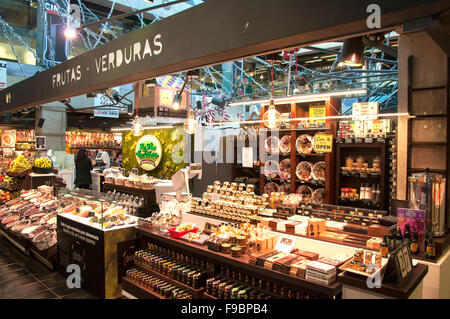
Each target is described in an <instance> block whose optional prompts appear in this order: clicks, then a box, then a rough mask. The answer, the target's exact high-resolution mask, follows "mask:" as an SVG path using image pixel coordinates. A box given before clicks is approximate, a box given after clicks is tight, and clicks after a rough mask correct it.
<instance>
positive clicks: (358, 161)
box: [356, 155, 364, 169]
mask: <svg viewBox="0 0 450 319" xmlns="http://www.w3.org/2000/svg"><path fill="white" fill-rule="evenodd" d="M363 164H364V157H362V156H361V155H359V156H358V157H357V159H356V165H357V168H359V169H361V168H362V167H363Z"/></svg>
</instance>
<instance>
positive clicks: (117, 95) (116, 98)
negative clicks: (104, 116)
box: [112, 91, 120, 103]
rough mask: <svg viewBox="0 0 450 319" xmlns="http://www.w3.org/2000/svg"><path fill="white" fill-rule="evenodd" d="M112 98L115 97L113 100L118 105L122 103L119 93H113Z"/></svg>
mask: <svg viewBox="0 0 450 319" xmlns="http://www.w3.org/2000/svg"><path fill="white" fill-rule="evenodd" d="M112 97H113V99H114V100H115V101H116V103H119V102H120V96H119V92H117V91H113V93H112Z"/></svg>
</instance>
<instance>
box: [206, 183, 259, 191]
mask: <svg viewBox="0 0 450 319" xmlns="http://www.w3.org/2000/svg"><path fill="white" fill-rule="evenodd" d="M222 188H224V189H225V190H233V191H244V190H245V191H247V192H249V193H254V192H255V185H252V184H248V185H246V184H244V183H240V184H239V185H238V183H230V182H223V185H222V184H221V183H220V182H219V181H215V182H214V185H210V186H208V189H209V190H211V192H212V190H216V191H219V190H221V189H222ZM208 192H209V191H208Z"/></svg>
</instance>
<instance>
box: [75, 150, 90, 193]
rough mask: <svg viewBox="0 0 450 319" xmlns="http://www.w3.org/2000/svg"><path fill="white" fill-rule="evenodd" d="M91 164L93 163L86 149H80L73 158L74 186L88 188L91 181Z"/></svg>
mask: <svg viewBox="0 0 450 319" xmlns="http://www.w3.org/2000/svg"><path fill="white" fill-rule="evenodd" d="M92 165H93V164H92V161H91V159H90V158H89V156H88V155H87V152H86V149H85V148H82V149H80V151H79V152H78V154H77V156H76V158H75V168H76V177H75V186H77V187H78V188H85V189H89V186H90V184H91V183H92V178H91V170H92ZM94 165H95V163H94Z"/></svg>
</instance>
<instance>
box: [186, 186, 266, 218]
mask: <svg viewBox="0 0 450 319" xmlns="http://www.w3.org/2000/svg"><path fill="white" fill-rule="evenodd" d="M268 198H269V196H268V195H267V194H264V195H262V196H258V195H255V186H254V185H251V184H250V185H245V184H243V183H241V184H239V185H238V184H237V183H229V182H224V183H223V185H222V184H221V183H220V182H218V181H216V182H214V185H209V186H208V187H207V191H206V192H205V193H203V195H202V198H198V197H193V198H192V206H191V211H192V212H195V213H199V214H203V215H210V216H216V217H221V218H226V219H229V220H233V221H238V222H247V223H248V222H250V218H252V217H254V216H257V215H258V213H259V212H260V211H261V210H263V209H264V208H266V207H267V205H268Z"/></svg>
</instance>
